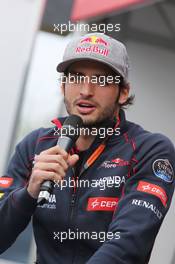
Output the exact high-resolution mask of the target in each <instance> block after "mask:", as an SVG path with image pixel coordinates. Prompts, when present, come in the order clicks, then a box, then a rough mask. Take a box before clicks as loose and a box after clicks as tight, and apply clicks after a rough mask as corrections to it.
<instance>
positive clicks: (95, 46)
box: [76, 36, 109, 56]
mask: <svg viewBox="0 0 175 264" xmlns="http://www.w3.org/2000/svg"><path fill="white" fill-rule="evenodd" d="M80 44H81V46H79V47H77V48H76V53H88V52H92V53H98V54H100V55H102V56H108V54H109V49H108V48H107V46H108V45H109V43H108V42H107V41H105V40H104V39H103V38H102V37H97V36H90V37H86V38H83V39H82V40H81V41H80ZM84 44H89V45H88V46H86V45H85V46H83V45H84ZM101 46H103V48H102V47H101ZM104 47H105V48H104Z"/></svg>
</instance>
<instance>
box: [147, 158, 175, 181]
mask: <svg viewBox="0 0 175 264" xmlns="http://www.w3.org/2000/svg"><path fill="white" fill-rule="evenodd" d="M152 168H153V172H154V174H155V175H156V176H157V177H159V178H160V179H162V180H164V181H166V182H169V183H171V182H172V181H173V178H174V171H173V167H172V165H171V163H170V162H169V160H168V159H157V160H155V161H154V162H153V166H152Z"/></svg>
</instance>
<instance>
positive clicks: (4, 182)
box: [0, 177, 13, 188]
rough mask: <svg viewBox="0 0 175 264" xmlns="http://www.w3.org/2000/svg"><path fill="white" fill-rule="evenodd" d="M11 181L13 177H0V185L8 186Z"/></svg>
mask: <svg viewBox="0 0 175 264" xmlns="http://www.w3.org/2000/svg"><path fill="white" fill-rule="evenodd" d="M12 183H13V178H8V177H1V178H0V187H2V188H9V187H10V186H11V185H12Z"/></svg>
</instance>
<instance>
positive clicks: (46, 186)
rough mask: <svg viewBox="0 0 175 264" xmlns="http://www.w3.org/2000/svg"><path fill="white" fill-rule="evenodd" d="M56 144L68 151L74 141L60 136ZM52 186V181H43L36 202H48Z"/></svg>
mask: <svg viewBox="0 0 175 264" xmlns="http://www.w3.org/2000/svg"><path fill="white" fill-rule="evenodd" d="M57 145H58V146H59V147H61V148H62V149H64V150H65V151H67V152H68V151H69V150H70V149H71V148H72V147H73V145H74V141H73V140H72V139H71V138H70V137H66V136H65V137H60V138H59V139H58V141H57ZM53 188H54V182H53V181H50V180H47V181H44V182H43V183H42V185H41V187H40V193H39V196H38V200H37V204H39V205H42V204H44V203H45V202H48V201H49V197H50V194H51V193H52V192H53Z"/></svg>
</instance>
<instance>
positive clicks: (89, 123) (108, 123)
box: [64, 97, 119, 129]
mask: <svg viewBox="0 0 175 264" xmlns="http://www.w3.org/2000/svg"><path fill="white" fill-rule="evenodd" d="M64 103H65V107H66V110H67V112H68V114H69V115H72V114H75V113H74V112H73V109H72V108H73V107H72V106H71V103H70V102H69V101H68V100H67V99H66V98H65V97H64ZM118 108H119V104H118V98H117V99H116V101H115V103H114V104H113V106H109V107H105V108H104V109H103V112H102V113H101V115H100V116H98V118H96V120H90V119H89V120H88V119H83V117H82V116H81V117H82V119H83V127H85V128H86V127H87V128H89V129H91V128H100V127H113V125H114V124H113V122H114V121H113V120H114V116H115V113H116V112H117V109H118Z"/></svg>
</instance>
